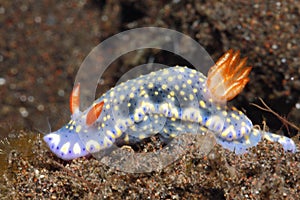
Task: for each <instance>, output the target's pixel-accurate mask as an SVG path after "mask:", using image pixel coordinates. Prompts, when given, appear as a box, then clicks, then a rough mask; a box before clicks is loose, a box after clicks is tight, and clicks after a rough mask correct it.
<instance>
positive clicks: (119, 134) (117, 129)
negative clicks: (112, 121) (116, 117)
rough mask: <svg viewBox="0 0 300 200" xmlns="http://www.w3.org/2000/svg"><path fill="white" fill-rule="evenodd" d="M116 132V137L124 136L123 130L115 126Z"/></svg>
mask: <svg viewBox="0 0 300 200" xmlns="http://www.w3.org/2000/svg"><path fill="white" fill-rule="evenodd" d="M115 130H116V134H117V135H116V136H117V137H120V136H121V135H122V131H121V129H119V128H118V127H117V126H115Z"/></svg>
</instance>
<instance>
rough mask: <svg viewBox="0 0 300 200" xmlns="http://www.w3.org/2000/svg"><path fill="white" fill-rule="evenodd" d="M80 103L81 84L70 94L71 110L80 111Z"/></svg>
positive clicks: (73, 111)
mask: <svg viewBox="0 0 300 200" xmlns="http://www.w3.org/2000/svg"><path fill="white" fill-rule="evenodd" d="M79 105H80V84H78V85H76V86H75V88H74V89H73V91H72V94H71V96H70V110H71V113H72V114H74V113H75V112H77V111H79Z"/></svg>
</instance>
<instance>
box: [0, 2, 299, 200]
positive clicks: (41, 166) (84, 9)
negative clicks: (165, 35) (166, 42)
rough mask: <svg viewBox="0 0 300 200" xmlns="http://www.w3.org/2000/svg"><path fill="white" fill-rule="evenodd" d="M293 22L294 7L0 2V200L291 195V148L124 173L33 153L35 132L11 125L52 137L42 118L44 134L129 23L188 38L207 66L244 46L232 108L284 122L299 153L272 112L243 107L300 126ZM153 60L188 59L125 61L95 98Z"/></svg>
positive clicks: (294, 172) (295, 188) (295, 193)
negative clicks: (92, 61)
mask: <svg viewBox="0 0 300 200" xmlns="http://www.w3.org/2000/svg"><path fill="white" fill-rule="evenodd" d="M299 19H300V7H299V2H298V1H293V0H291V1H286V2H276V1H268V2H267V3H263V2H262V1H261V3H258V2H251V1H249V2H248V1H244V2H243V3H240V1H230V2H229V1H201V3H200V1H152V0H146V1H134V0H127V1H125V0H124V1H111V0H106V1H96V0H95V1H91V0H90V1H46V0H44V1H9V0H5V1H2V2H1V3H0V24H1V29H0V35H1V37H0V95H1V98H0V105H1V106H0V140H1V139H3V138H6V137H9V139H8V141H6V140H4V141H3V142H1V143H0V153H3V154H2V155H1V154H0V158H1V159H0V160H1V166H2V168H1V173H0V174H1V178H0V183H3V184H2V185H1V184H0V185H1V186H2V187H1V188H0V190H1V192H0V195H2V196H0V197H1V198H4V197H5V196H7V199H11V198H13V197H15V198H16V199H18V198H20V199H24V198H26V197H27V198H29V199H32V198H36V199H40V198H42V197H44V198H49V197H52V198H53V199H55V198H61V199H63V198H69V199H70V198H72V199H76V198H80V197H86V198H97V197H98V195H99V196H101V197H104V196H106V197H110V198H112V197H113V198H117V199H122V198H125V197H127V198H128V199H132V198H134V197H139V198H141V199H145V198H147V197H150V198H152V199H157V198H166V199H179V198H182V197H185V198H195V199H196V198H200V199H201V198H202V199H297V197H299V196H300V184H299V180H300V175H299V169H300V165H299V153H297V154H289V153H288V154H285V153H283V152H282V150H281V148H280V146H279V145H277V144H270V143H267V142H263V143H261V144H260V145H259V146H258V147H257V148H252V150H251V153H250V154H246V155H244V156H236V155H234V154H232V153H229V152H227V151H225V150H223V149H222V148H220V147H219V146H216V147H215V148H214V149H213V152H212V153H210V154H209V155H206V156H205V157H203V156H202V155H198V154H197V150H193V149H191V150H190V152H189V153H188V154H187V155H186V156H183V157H182V158H180V159H179V160H178V161H177V162H175V163H174V164H172V165H171V166H169V167H168V168H166V169H164V170H163V171H161V172H153V173H148V174H134V175H133V174H124V173H121V172H115V171H112V170H111V169H109V168H108V167H105V166H103V165H102V164H101V163H99V162H98V161H97V160H94V159H93V158H89V159H84V158H83V159H78V160H74V161H72V162H63V161H61V160H59V159H57V158H55V157H53V156H52V154H51V153H49V152H45V147H44V146H45V145H44V144H43V145H42V148H41V149H39V147H40V145H39V144H36V143H37V138H36V137H37V133H36V132H34V133H31V131H30V132H27V131H20V130H23V129H26V130H28V129H29V130H34V129H38V130H41V131H43V132H49V127H48V123H47V121H50V123H51V129H52V130H56V129H57V128H59V127H60V126H62V125H63V124H64V123H65V122H67V121H68V119H69V115H70V114H69V111H68V98H69V94H70V91H71V89H72V86H73V81H74V77H75V76H76V72H77V70H78V68H79V66H80V64H81V62H82V61H83V59H84V58H85V56H86V55H87V54H88V53H89V51H90V50H91V49H92V48H93V47H94V46H96V45H97V44H99V43H100V42H101V41H103V40H104V39H106V38H107V37H109V36H111V35H113V34H116V33H119V32H121V31H123V30H127V29H129V28H136V27H142V26H159V27H165V28H170V29H174V30H177V31H180V32H182V33H185V34H187V35H189V36H191V37H192V38H195V39H196V40H197V41H199V43H200V44H201V45H203V46H204V47H205V48H206V49H207V51H208V52H209V53H210V54H211V55H212V57H213V58H214V60H216V59H217V58H218V57H219V56H220V55H222V54H223V53H224V52H225V51H226V50H227V49H229V48H233V49H236V50H237V49H239V50H241V53H242V56H247V57H248V63H249V64H250V65H251V66H253V70H252V72H251V74H250V82H249V84H248V85H247V87H246V88H245V90H244V91H243V92H242V93H241V94H240V95H239V96H238V97H237V98H236V99H235V100H234V101H233V102H232V104H233V105H235V106H237V107H238V108H240V109H243V111H245V112H246V114H247V116H249V118H250V119H251V120H252V121H253V123H254V124H259V125H261V124H262V122H263V121H266V123H267V125H268V126H269V127H270V129H271V130H272V131H274V132H275V131H277V130H279V129H280V128H282V127H283V129H282V130H283V132H284V134H285V135H287V136H289V137H292V136H294V137H293V139H294V141H295V142H296V143H297V145H298V149H299V133H298V131H297V130H295V129H293V128H291V127H289V128H288V129H286V128H285V127H284V126H283V123H282V122H281V121H280V120H278V119H277V118H276V117H275V116H274V115H271V114H269V113H267V112H264V111H261V110H259V109H257V108H255V107H253V106H251V105H250V104H249V103H258V104H260V103H259V101H258V99H257V97H261V98H263V99H264V100H265V101H266V102H267V104H268V105H270V106H271V107H272V108H273V109H274V110H275V111H276V112H277V113H279V114H280V115H282V116H287V119H288V120H289V121H291V122H293V123H294V124H296V125H297V126H299V124H300V110H299V109H300V68H299V66H300V46H299V44H300V31H299V28H300V24H299V21H300V20H299ZM152 58H155V60H154V61H155V62H162V63H165V64H168V65H175V64H186V63H184V62H183V61H182V60H178V59H177V58H174V57H173V56H171V55H169V54H167V53H158V52H154V53H153V52H150V53H149V52H142V53H140V54H136V53H133V54H128V55H125V56H122V57H121V58H120V59H118V60H117V61H116V62H115V63H113V64H112V66H111V68H110V69H109V70H108V72H107V73H106V74H105V75H104V77H103V81H102V82H101V85H99V88H100V89H99V94H101V92H103V91H106V90H107V89H109V88H110V87H112V86H113V85H114V84H115V83H116V81H117V80H118V78H119V77H120V76H122V75H123V74H124V72H126V71H127V70H129V69H130V68H132V67H134V66H136V65H139V64H143V63H147V62H148V60H150V59H152ZM120 66H122V67H120ZM32 148H33V149H34V151H33V149H32ZM15 150H16V151H15ZM24 151H25V152H24ZM19 152H23V156H22V155H20V154H19ZM7 161H9V163H8V162H7ZM55 162H58V163H61V164H62V166H61V165H58V164H57V163H55ZM7 166H9V169H8V171H6V172H5V176H3V177H2V174H3V173H4V170H7ZM2 172H3V173H2ZM71 172H72V173H71ZM79 177H83V178H84V179H85V180H86V181H83V180H82V179H81V178H79ZM298 199H299V198H298Z"/></svg>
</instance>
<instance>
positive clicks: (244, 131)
mask: <svg viewBox="0 0 300 200" xmlns="http://www.w3.org/2000/svg"><path fill="white" fill-rule="evenodd" d="M241 134H242V136H243V135H245V134H246V128H245V127H244V126H242V127H241Z"/></svg>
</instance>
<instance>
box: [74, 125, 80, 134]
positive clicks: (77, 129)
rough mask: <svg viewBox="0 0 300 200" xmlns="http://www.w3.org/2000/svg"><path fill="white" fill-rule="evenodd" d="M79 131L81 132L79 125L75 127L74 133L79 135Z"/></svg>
mask: <svg viewBox="0 0 300 200" xmlns="http://www.w3.org/2000/svg"><path fill="white" fill-rule="evenodd" d="M80 130H81V126H80V125H78V126H77V127H76V130H75V131H76V133H79V132H80Z"/></svg>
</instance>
